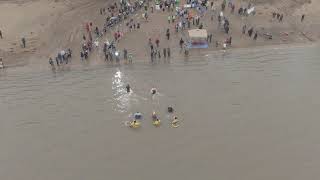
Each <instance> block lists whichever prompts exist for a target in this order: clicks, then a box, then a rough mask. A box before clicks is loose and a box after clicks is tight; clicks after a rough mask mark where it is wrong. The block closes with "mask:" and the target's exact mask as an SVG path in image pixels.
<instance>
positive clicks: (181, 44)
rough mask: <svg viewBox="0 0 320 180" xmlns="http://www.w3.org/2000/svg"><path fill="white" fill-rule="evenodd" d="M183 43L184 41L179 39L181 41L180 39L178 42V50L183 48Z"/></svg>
mask: <svg viewBox="0 0 320 180" xmlns="http://www.w3.org/2000/svg"><path fill="white" fill-rule="evenodd" d="M183 43H184V41H183V39H182V38H181V39H180V42H179V44H180V50H182V48H183Z"/></svg>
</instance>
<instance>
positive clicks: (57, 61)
mask: <svg viewBox="0 0 320 180" xmlns="http://www.w3.org/2000/svg"><path fill="white" fill-rule="evenodd" d="M56 63H57V66H59V59H58V57H56Z"/></svg>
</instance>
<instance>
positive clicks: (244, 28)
mask: <svg viewBox="0 0 320 180" xmlns="http://www.w3.org/2000/svg"><path fill="white" fill-rule="evenodd" d="M246 30H247V25H244V26H242V34H245V33H246Z"/></svg>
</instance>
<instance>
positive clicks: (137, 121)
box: [126, 84, 179, 128]
mask: <svg viewBox="0 0 320 180" xmlns="http://www.w3.org/2000/svg"><path fill="white" fill-rule="evenodd" d="M126 90H127V93H130V92H131V87H130V85H129V84H127V86H126ZM150 92H151V94H152V95H155V94H156V93H157V89H156V88H152V89H151V91H150ZM173 112H174V110H173V107H171V106H169V107H168V113H173ZM133 116H134V118H133V120H131V121H130V122H129V125H128V126H129V127H131V128H138V127H140V125H141V123H140V120H141V119H142V113H140V112H136V113H134V114H133ZM151 118H152V124H153V125H154V126H156V127H158V126H160V124H161V121H160V119H159V117H158V115H157V113H156V112H155V111H153V112H152V115H151ZM171 126H172V127H174V128H177V127H179V120H178V117H177V116H173V118H172V120H171Z"/></svg>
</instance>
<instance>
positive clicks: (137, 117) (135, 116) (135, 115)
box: [133, 112, 142, 119]
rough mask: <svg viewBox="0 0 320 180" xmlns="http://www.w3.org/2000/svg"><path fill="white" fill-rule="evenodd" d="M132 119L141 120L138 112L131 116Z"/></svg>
mask: <svg viewBox="0 0 320 180" xmlns="http://www.w3.org/2000/svg"><path fill="white" fill-rule="evenodd" d="M133 116H134V119H141V118H142V114H141V113H140V112H136V113H134V114H133Z"/></svg>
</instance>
